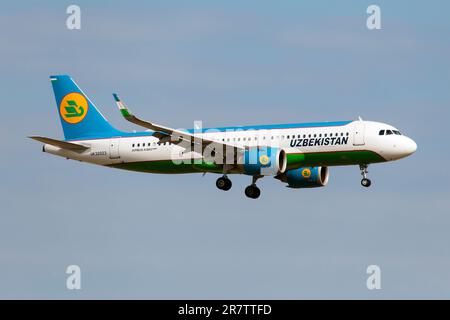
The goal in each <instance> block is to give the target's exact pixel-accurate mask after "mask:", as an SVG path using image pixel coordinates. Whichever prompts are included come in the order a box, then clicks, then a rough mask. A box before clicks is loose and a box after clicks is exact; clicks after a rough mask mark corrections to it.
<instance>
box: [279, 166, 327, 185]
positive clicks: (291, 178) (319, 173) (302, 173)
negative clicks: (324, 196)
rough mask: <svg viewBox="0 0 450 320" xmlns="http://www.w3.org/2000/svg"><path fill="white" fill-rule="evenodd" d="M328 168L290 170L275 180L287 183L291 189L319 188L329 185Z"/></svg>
mask: <svg viewBox="0 0 450 320" xmlns="http://www.w3.org/2000/svg"><path fill="white" fill-rule="evenodd" d="M328 177H329V171H328V167H305V168H298V169H292V170H288V171H286V172H285V173H283V174H280V175H278V176H276V177H275V178H277V179H279V180H281V181H283V182H286V183H287V184H288V187H289V188H317V187H324V186H326V185H327V183H328Z"/></svg>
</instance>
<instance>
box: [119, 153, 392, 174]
mask: <svg viewBox="0 0 450 320" xmlns="http://www.w3.org/2000/svg"><path fill="white" fill-rule="evenodd" d="M287 161H288V165H287V166H288V169H295V168H299V167H314V166H345V165H358V164H369V163H377V162H385V161H386V160H385V159H384V158H382V157H381V156H380V155H378V154H377V153H375V152H372V151H367V150H364V151H340V152H318V153H295V154H287ZM110 167H114V168H118V169H124V170H131V171H138V172H148V173H168V174H170V173H196V172H215V173H222V166H221V165H218V164H214V163H206V162H202V163H200V164H187V163H181V164H175V163H174V162H173V161H172V160H161V161H143V162H130V163H117V164H112V165H110Z"/></svg>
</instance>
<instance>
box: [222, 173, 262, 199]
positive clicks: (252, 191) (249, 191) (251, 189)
mask: <svg viewBox="0 0 450 320" xmlns="http://www.w3.org/2000/svg"><path fill="white" fill-rule="evenodd" d="M261 177H262V176H254V177H253V179H252V184H251V185H249V186H248V187H247V188H245V195H246V196H247V197H249V198H250V199H257V198H259V196H260V195H261V190H260V189H259V188H258V187H257V186H256V180H258V179H259V178H261ZM231 185H232V183H231V180H230V179H228V177H227V176H226V175H225V174H224V175H223V176H222V177H220V178H219V179H217V180H216V187H217V188H219V189H220V190H224V191H228V190H230V189H231Z"/></svg>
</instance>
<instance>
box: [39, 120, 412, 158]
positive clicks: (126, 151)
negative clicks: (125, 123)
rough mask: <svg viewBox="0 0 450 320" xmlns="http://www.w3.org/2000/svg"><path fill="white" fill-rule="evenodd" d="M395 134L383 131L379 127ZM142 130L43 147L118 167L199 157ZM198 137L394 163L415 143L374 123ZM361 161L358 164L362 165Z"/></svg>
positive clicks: (208, 132)
mask: <svg viewBox="0 0 450 320" xmlns="http://www.w3.org/2000/svg"><path fill="white" fill-rule="evenodd" d="M381 130H385V132H386V131H390V132H391V134H388V135H387V134H384V135H380V131H381ZM151 134H152V132H143V133H142V135H137V136H132V137H116V138H107V139H89V140H76V143H80V144H83V145H86V146H89V147H90V148H89V149H88V150H86V151H84V152H75V151H69V150H66V149H61V148H58V147H55V146H52V145H48V144H46V145H45V146H44V151H45V152H48V153H51V154H55V155H58V156H62V157H66V158H69V159H74V160H80V161H84V162H89V163H93V164H98V165H117V164H128V163H139V162H154V161H173V162H174V163H177V162H179V161H180V160H183V159H184V160H187V159H201V158H202V157H203V155H202V153H201V152H196V150H193V151H189V150H188V152H186V148H184V147H182V146H179V145H176V144H172V143H169V142H165V143H161V144H160V143H159V142H160V139H159V138H156V137H154V136H152V135H151ZM196 136H198V137H200V138H205V139H206V138H207V139H209V140H213V141H217V142H221V143H226V144H228V145H233V146H240V147H245V146H249V147H252V146H272V147H278V148H281V149H283V150H285V152H286V154H287V155H290V154H304V155H308V154H318V157H319V158H320V155H321V154H328V155H329V154H330V153H331V154H344V155H345V156H348V154H347V153H352V152H358V151H368V152H370V153H373V155H374V157H376V156H378V157H379V161H373V162H383V161H393V160H397V159H400V158H403V157H406V156H408V155H410V154H412V153H413V152H414V151H415V150H416V148H417V145H416V144H415V142H414V141H413V140H412V139H410V138H408V137H406V136H404V135H401V134H400V133H398V131H397V129H395V128H394V127H392V126H390V125H387V124H384V123H379V122H372V121H362V120H358V121H353V122H350V123H348V124H346V125H339V126H318V127H314V126H310V127H298V128H276V129H258V128H257V129H253V130H243V131H227V130H220V131H218V130H216V131H214V129H211V130H206V131H205V132H201V133H198V134H196ZM327 159H328V158H324V160H323V161H319V163H317V164H318V165H319V164H320V165H326V166H332V165H336V164H335V163H336V162H335V161H331V162H330V163H327ZM367 161H368V160H367V159H366V158H361V159H358V158H357V157H356V158H351V159H350V158H349V161H348V162H346V161H345V158H342V159H341V161H339V165H351V164H368V163H365V162H367ZM358 162H359V163H358Z"/></svg>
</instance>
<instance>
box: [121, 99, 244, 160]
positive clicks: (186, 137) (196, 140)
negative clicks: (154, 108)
mask: <svg viewBox="0 0 450 320" xmlns="http://www.w3.org/2000/svg"><path fill="white" fill-rule="evenodd" d="M113 96H114V100H115V101H116V104H117V106H118V107H119V110H120V113H121V114H122V116H123V117H124V118H125V119H126V120H128V121H130V122H132V123H134V124H137V125H138V126H141V127H144V128H147V129H150V130H152V131H155V133H154V136H156V137H157V138H159V139H164V140H166V139H167V138H172V142H173V141H175V143H177V141H178V142H182V141H185V142H188V143H190V145H191V146H193V145H196V144H197V145H198V144H201V146H202V152H203V151H204V150H205V149H206V148H208V147H210V148H213V149H214V150H215V152H219V153H220V154H222V156H225V153H226V151H225V150H226V149H228V150H230V149H231V150H234V154H235V155H236V154H237V151H242V150H244V149H243V148H241V147H237V146H232V145H229V144H226V143H223V142H218V141H213V140H209V139H205V138H202V137H198V136H195V135H193V134H191V133H188V132H185V131H181V130H177V129H172V128H169V127H165V126H162V125H159V124H156V123H152V122H148V121H145V120H141V119H139V118H138V117H136V116H135V115H134V114H133V113H132V112H131V111H130V110H129V109H128V108H127V107H126V106H125V104H124V103H123V102H122V101H121V100H120V99H119V97H118V96H117V94H115V93H113ZM164 135H166V136H167V137H165V136H164Z"/></svg>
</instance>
